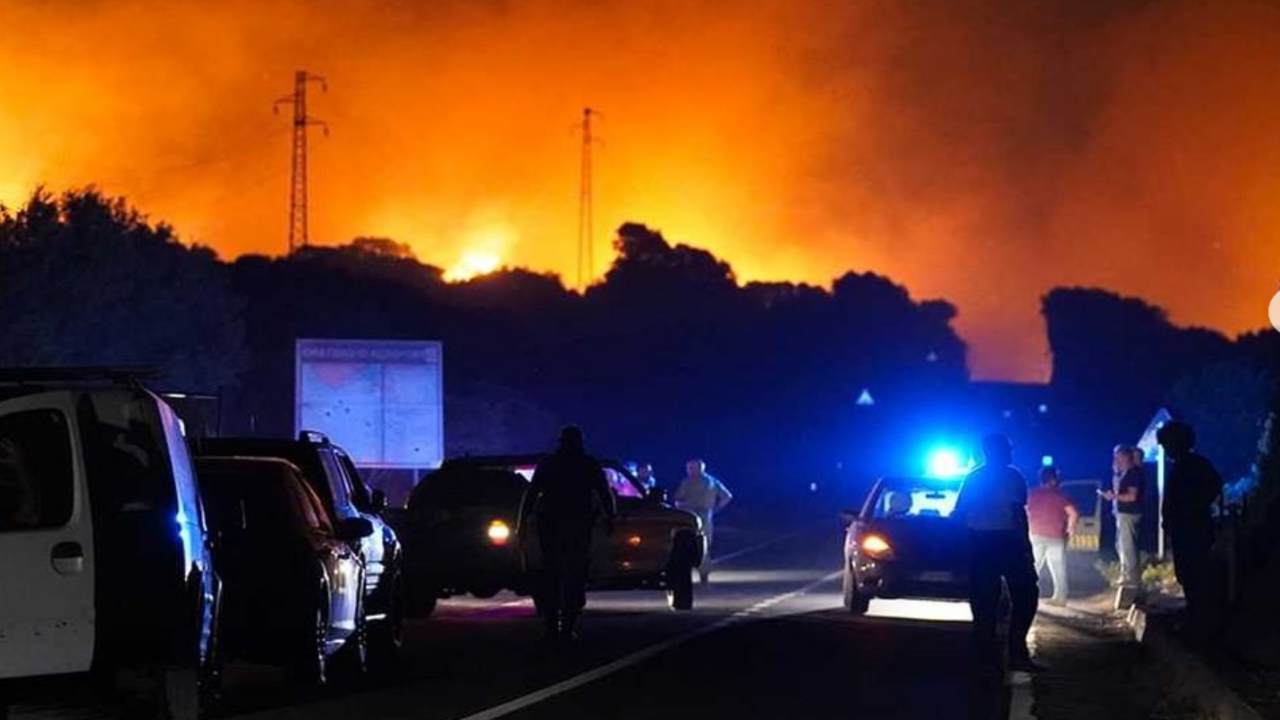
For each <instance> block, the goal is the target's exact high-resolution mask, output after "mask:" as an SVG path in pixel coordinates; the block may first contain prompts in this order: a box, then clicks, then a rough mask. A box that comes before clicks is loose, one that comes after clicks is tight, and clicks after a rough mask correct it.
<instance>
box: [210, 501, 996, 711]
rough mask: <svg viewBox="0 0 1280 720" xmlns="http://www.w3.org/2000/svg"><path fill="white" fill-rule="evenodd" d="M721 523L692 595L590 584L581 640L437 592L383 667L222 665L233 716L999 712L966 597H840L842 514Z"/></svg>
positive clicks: (523, 605) (497, 603)
mask: <svg viewBox="0 0 1280 720" xmlns="http://www.w3.org/2000/svg"><path fill="white" fill-rule="evenodd" d="M725 530H726V531H725V532H723V533H722V534H721V536H720V540H722V541H723V542H722V544H721V546H720V547H719V548H717V550H718V554H719V556H720V557H721V558H722V559H720V560H718V561H717V563H716V566H715V571H714V572H713V573H712V582H711V584H710V585H709V586H706V587H699V588H698V590H699V592H698V595H697V599H696V604H695V609H694V610H693V611H691V612H683V613H678V612H673V611H671V610H669V609H667V606H666V599H665V596H664V595H662V594H661V593H657V592H614V593H598V594H593V595H592V596H591V597H590V601H589V606H588V612H587V615H586V616H585V617H584V620H583V626H582V633H581V638H580V640H579V641H578V642H577V643H575V644H574V645H572V646H570V647H567V648H564V647H556V646H549V645H548V644H547V643H545V642H543V640H542V638H541V626H540V624H539V623H538V621H537V619H536V618H535V616H534V613H533V608H532V605H531V603H530V602H529V601H527V600H521V599H518V598H515V597H514V596H509V595H500V596H498V597H496V598H494V599H492V600H487V601H478V600H474V599H459V600H450V601H445V602H442V603H441V605H440V608H439V609H438V610H437V612H436V614H435V615H433V616H432V617H431V618H430V619H427V620H422V621H416V622H414V623H413V624H412V626H411V628H410V631H409V637H408V643H407V645H408V648H409V657H408V661H407V662H406V664H405V666H404V667H403V669H402V670H401V672H400V673H399V674H398V675H396V676H394V677H380V678H377V679H375V680H372V681H370V682H369V683H366V684H364V685H362V686H360V687H347V688H335V689H332V690H327V691H325V692H324V693H322V694H318V695H310V696H303V695H299V694H298V692H297V691H296V690H294V689H291V688H290V687H289V686H288V685H287V684H286V683H285V682H284V678H283V676H282V675H281V674H280V673H278V672H274V671H269V670H265V669H257V668H254V669H246V668H236V669H233V670H232V671H231V672H229V673H228V678H227V691H228V704H227V707H226V708H225V714H226V715H230V716H234V717H243V718H268V717H269V718H282V719H283V718H308V719H312V720H322V719H327V718H334V719H335V720H336V719H338V718H343V719H347V718H354V717H360V718H387V719H390V718H415V719H416V720H432V719H435V718H440V719H442V720H443V719H465V720H488V719H490V718H499V717H503V718H548V719H549V718H652V717H660V718H686V717H687V718H695V717H696V718H699V720H706V719H707V718H730V717H732V718H744V717H749V718H775V717H776V718H966V717H981V718H984V719H985V718H1004V717H1008V711H1007V704H1008V690H1007V688H1003V687H999V686H997V687H990V686H987V685H984V684H980V683H978V682H977V681H973V680H971V677H970V674H969V672H968V666H969V664H968V654H967V651H968V635H967V632H968V624H967V622H966V621H967V619H968V610H967V608H966V607H965V606H963V605H958V604H955V603H934V602H912V601H893V602H879V601H878V602H876V603H875V604H873V606H872V610H871V613H870V616H868V617H866V618H853V617H851V616H849V615H848V614H847V613H846V612H844V610H843V609H842V608H841V605H840V596H839V577H838V573H837V570H838V568H839V565H840V537H841V530H840V527H839V525H838V523H834V522H833V523H832V524H831V525H830V526H827V527H824V528H822V529H821V530H818V531H815V530H813V529H812V528H810V529H809V530H807V531H802V532H786V531H777V532H771V533H746V532H742V531H735V530H733V529H732V528H731V527H730V528H726V529H725Z"/></svg>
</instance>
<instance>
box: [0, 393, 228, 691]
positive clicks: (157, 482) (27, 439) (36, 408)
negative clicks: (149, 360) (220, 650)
mask: <svg viewBox="0 0 1280 720" xmlns="http://www.w3.org/2000/svg"><path fill="white" fill-rule="evenodd" d="M138 377H139V374H138V373H137V372H134V371H129V370H116V369H104V368H79V369H33V370H0V578H3V581H0V684H2V685H4V686H5V687H4V688H0V694H4V693H8V694H11V695H16V697H17V698H18V699H21V698H22V697H23V695H24V694H25V692H26V691H29V690H31V689H32V688H34V687H37V686H42V685H45V683H41V682H37V679H38V678H46V677H50V676H69V678H68V679H70V680H73V681H74V680H76V679H77V678H84V677H89V676H92V675H95V674H96V675H98V676H100V678H101V679H106V680H112V681H113V680H114V679H115V677H116V676H117V674H118V673H117V671H120V670H129V671H133V672H135V673H141V674H142V675H144V676H147V677H153V678H158V680H157V683H156V685H157V688H156V689H157V691H158V692H157V694H156V695H155V696H154V699H155V700H156V701H157V702H158V703H159V704H161V705H163V708H162V711H163V714H164V715H165V716H168V717H195V715H196V714H197V713H198V712H199V705H198V700H200V699H201V698H207V697H208V694H209V693H210V692H211V690H212V688H214V687H215V686H216V679H217V668H218V654H217V648H216V644H215V624H216V619H217V616H218V596H219V585H218V580H217V578H216V576H215V574H214V568H213V563H212V562H211V559H210V552H209V546H208V544H207V542H206V535H205V525H204V518H203V510H202V508H201V502H200V496H199V493H198V489H197V485H196V476H195V472H194V470H193V468H192V465H191V458H190V456H189V455H188V451H187V444H186V441H185V439H184V437H183V428H182V423H181V422H180V421H179V420H178V417H177V416H176V415H175V414H174V413H173V411H172V409H171V408H170V407H169V406H168V405H167V404H166V403H165V402H164V401H162V400H161V399H160V398H159V397H158V396H157V395H155V394H154V393H152V392H150V391H148V390H146V389H144V388H143V387H142V386H141V385H140V384H139V380H138ZM57 684H60V683H57ZM57 684H55V685H57ZM201 691H203V692H201Z"/></svg>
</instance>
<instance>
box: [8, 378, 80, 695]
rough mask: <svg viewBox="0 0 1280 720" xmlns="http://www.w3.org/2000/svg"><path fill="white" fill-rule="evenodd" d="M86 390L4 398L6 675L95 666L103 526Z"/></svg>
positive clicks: (22, 674) (40, 673)
mask: <svg viewBox="0 0 1280 720" xmlns="http://www.w3.org/2000/svg"><path fill="white" fill-rule="evenodd" d="M75 400H76V395H75V393H72V392H50V393H41V394H37V395H28V396H25V397H20V398H16V399H13V400H7V401H4V402H0V578H2V580H0V678H16V677H29V676H36V675H51V674H58V673H73V672H82V671H85V670H88V669H89V665H90V663H91V662H92V660H93V652H94V576H93V572H94V563H93V523H92V518H91V516H90V507H89V502H88V497H89V495H88V488H87V487H86V482H85V468H84V455H83V452H82V450H83V447H84V445H83V442H82V439H81V436H80V433H79V430H78V426H77V423H76V412H75Z"/></svg>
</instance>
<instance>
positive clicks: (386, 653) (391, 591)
mask: <svg viewBox="0 0 1280 720" xmlns="http://www.w3.org/2000/svg"><path fill="white" fill-rule="evenodd" d="M196 454H197V456H198V457H200V458H209V457H228V456H236V457H263V458H281V459H284V460H288V461H289V462H290V463H292V464H293V465H295V466H296V467H298V468H299V469H300V470H301V471H302V476H303V479H304V480H306V483H307V485H308V486H309V487H310V488H311V490H313V491H314V492H315V494H316V495H317V496H318V497H319V498H320V501H321V503H323V505H324V508H325V510H326V511H327V512H328V513H329V515H330V516H331V517H332V518H334V520H335V521H336V522H338V523H341V522H343V521H346V520H350V519H353V518H363V519H364V520H366V521H368V522H369V523H370V524H371V525H372V526H373V533H372V534H370V535H369V536H368V537H364V538H360V539H359V540H358V541H355V542H354V544H353V547H354V549H355V550H356V552H357V554H358V555H359V556H360V560H361V562H362V563H363V564H364V568H365V598H364V603H365V612H366V615H367V618H368V621H369V652H370V659H371V660H373V661H375V662H379V661H388V660H391V659H394V658H395V657H396V656H397V655H398V654H399V652H400V648H401V645H402V643H403V641H404V640H403V638H404V616H405V594H404V582H403V577H402V574H401V559H402V553H401V549H400V540H399V538H398V537H397V536H396V532H395V530H393V529H392V527H391V526H390V525H389V524H388V523H387V522H386V521H385V519H384V518H383V513H384V511H385V510H386V505H387V499H386V496H385V495H383V494H382V492H381V491H378V490H371V489H370V488H369V486H368V485H366V484H365V482H364V479H363V478H362V477H361V476H360V473H359V472H358V471H357V470H356V466H355V463H353V462H352V461H351V458H350V456H348V455H347V453H346V451H345V450H343V449H342V448H341V447H339V446H337V445H335V444H333V443H331V442H329V439H328V438H327V437H325V436H324V435H323V434H321V433H317V432H311V431H304V432H302V433H300V434H299V436H298V439H296V440H285V439H269V438H216V439H206V440H201V441H199V442H198V443H197V444H196Z"/></svg>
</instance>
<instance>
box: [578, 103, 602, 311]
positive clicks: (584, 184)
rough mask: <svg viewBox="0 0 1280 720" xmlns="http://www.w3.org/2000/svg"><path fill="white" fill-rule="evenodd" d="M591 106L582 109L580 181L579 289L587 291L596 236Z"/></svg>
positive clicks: (592, 275)
mask: <svg viewBox="0 0 1280 720" xmlns="http://www.w3.org/2000/svg"><path fill="white" fill-rule="evenodd" d="M597 114H598V113H596V112H595V111H594V110H592V109H591V108H583V109H582V123H581V124H580V125H579V126H578V129H579V130H580V131H581V133H582V169H581V175H580V179H579V182H578V289H579V290H583V291H585V290H586V289H587V283H589V282H591V278H592V277H594V276H595V257H594V250H595V237H594V234H593V232H592V227H591V221H592V218H591V212H592V207H591V205H592V198H591V145H592V143H593V142H595V140H594V138H592V136H591V116H592V115H597Z"/></svg>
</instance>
